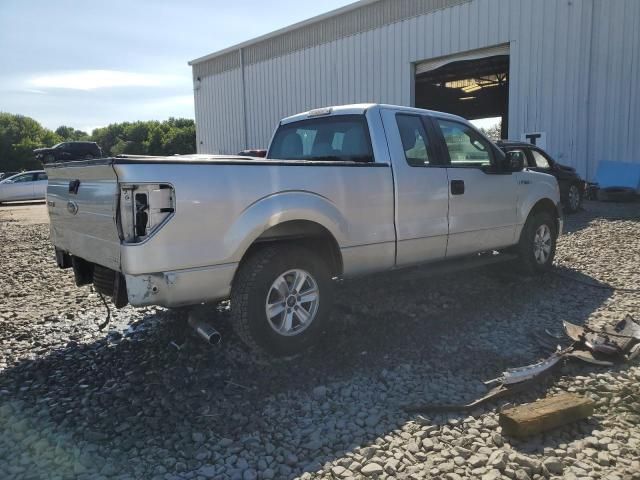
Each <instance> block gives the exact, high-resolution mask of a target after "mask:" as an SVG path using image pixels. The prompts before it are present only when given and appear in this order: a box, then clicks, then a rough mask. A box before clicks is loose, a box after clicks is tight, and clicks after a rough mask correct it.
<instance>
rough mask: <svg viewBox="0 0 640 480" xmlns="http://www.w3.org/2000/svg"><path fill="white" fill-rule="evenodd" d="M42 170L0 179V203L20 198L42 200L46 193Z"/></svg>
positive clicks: (45, 178)
mask: <svg viewBox="0 0 640 480" xmlns="http://www.w3.org/2000/svg"><path fill="white" fill-rule="evenodd" d="M47 183H48V182H47V173H46V172H45V171H44V170H32V171H30V172H22V173H18V174H17V175H13V176H12V177H9V178H5V179H4V180H2V181H0V203H2V202H18V201H21V200H44V199H45V197H46V195H47Z"/></svg>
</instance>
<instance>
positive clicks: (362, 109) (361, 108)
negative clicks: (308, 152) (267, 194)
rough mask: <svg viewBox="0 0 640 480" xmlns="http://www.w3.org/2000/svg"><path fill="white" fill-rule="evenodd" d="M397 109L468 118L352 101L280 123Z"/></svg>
mask: <svg viewBox="0 0 640 480" xmlns="http://www.w3.org/2000/svg"><path fill="white" fill-rule="evenodd" d="M385 109H391V110H397V111H402V112H407V113H415V114H422V115H424V114H425V113H427V114H430V115H434V116H438V117H441V118H450V119H451V120H458V121H463V122H465V123H467V120H466V119H464V118H462V117H459V116H458V115H452V114H450V113H445V112H437V111H435V110H426V109H423V108H414V107H405V106H401V105H387V104H384V103H352V104H348V105H335V106H330V107H323V108H316V109H313V110H308V111H306V112H302V113H297V114H295V115H291V116H290V117H286V118H283V119H282V120H280V125H285V124H287V123H291V122H296V121H300V120H306V119H307V118H313V117H321V116H331V115H364V114H365V113H366V112H367V111H369V110H385Z"/></svg>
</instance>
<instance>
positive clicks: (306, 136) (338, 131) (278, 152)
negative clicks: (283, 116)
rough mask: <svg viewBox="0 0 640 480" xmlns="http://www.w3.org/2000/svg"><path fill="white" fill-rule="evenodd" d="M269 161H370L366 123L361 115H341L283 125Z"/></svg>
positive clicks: (272, 147)
mask: <svg viewBox="0 0 640 480" xmlns="http://www.w3.org/2000/svg"><path fill="white" fill-rule="evenodd" d="M268 158H275V159H280V160H314V161H344V162H373V152H372V149H371V139H370V138H369V130H368V128H367V122H366V120H365V118H364V116H363V115H340V116H335V117H323V118H314V119H310V120H303V121H300V122H293V123H289V124H286V125H282V126H281V127H280V128H278V131H277V132H276V135H275V137H274V138H273V142H272V144H271V148H270V149H269V155H268Z"/></svg>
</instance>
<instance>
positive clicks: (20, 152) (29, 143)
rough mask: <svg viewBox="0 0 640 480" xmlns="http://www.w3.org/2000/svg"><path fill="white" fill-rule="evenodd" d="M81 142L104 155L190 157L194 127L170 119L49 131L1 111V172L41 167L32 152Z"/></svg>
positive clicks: (193, 139)
mask: <svg viewBox="0 0 640 480" xmlns="http://www.w3.org/2000/svg"><path fill="white" fill-rule="evenodd" d="M82 140H84V141H90V142H96V143H97V144H98V145H99V146H100V148H102V152H103V154H104V155H106V156H112V155H120V154H123V153H128V154H134V155H174V154H189V153H195V151H196V125H195V122H194V121H193V120H191V119H187V118H169V119H168V120H164V121H157V120H149V121H138V122H122V123H112V124H110V125H108V126H106V127H102V128H96V129H94V130H93V132H91V134H89V133H87V132H83V131H82V130H77V129H74V128H73V127H68V126H64V125H63V126H60V127H58V128H56V129H55V130H50V129H48V128H45V127H43V126H42V125H40V123H38V122H37V121H36V120H34V119H33V118H30V117H26V116H24V115H16V114H12V113H3V112H0V172H8V171H20V170H33V169H38V168H41V164H40V162H39V161H38V160H36V159H35V158H34V155H33V150H34V149H36V148H42V147H52V146H53V145H55V144H57V143H60V142H66V141H82Z"/></svg>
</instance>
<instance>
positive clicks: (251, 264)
mask: <svg viewBox="0 0 640 480" xmlns="http://www.w3.org/2000/svg"><path fill="white" fill-rule="evenodd" d="M277 253H278V249H277V247H276V246H269V247H263V248H261V249H259V250H257V251H255V252H253V253H251V254H250V256H249V258H247V259H246V260H245V261H244V262H243V263H242V264H241V265H240V267H239V268H238V274H237V277H236V279H235V280H234V285H233V288H232V291H231V320H232V322H233V328H234V330H235V331H236V333H237V334H238V336H239V337H240V339H241V340H242V341H243V342H244V343H245V344H246V345H247V346H248V347H249V348H251V349H252V350H257V351H260V352H264V349H263V348H262V347H261V346H260V345H259V344H258V342H256V340H255V339H254V337H253V335H252V334H251V330H250V328H249V293H250V292H251V290H253V288H255V280H256V277H257V276H258V274H259V273H260V272H262V270H263V269H264V268H265V266H266V265H267V264H268V263H269V262H270V261H271V260H272V259H273V258H274V257H275V256H276V255H277Z"/></svg>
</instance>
